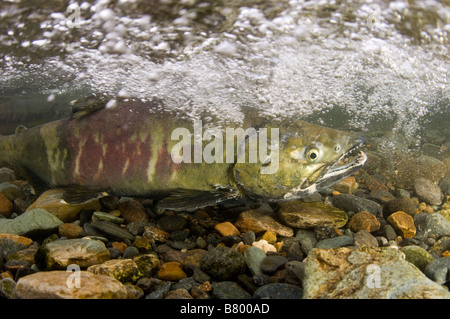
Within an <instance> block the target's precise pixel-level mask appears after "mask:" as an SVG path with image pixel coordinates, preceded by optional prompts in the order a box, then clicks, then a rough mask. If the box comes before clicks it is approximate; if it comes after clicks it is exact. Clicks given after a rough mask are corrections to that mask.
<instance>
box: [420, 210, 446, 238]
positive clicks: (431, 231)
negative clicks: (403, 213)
mask: <svg viewBox="0 0 450 319" xmlns="http://www.w3.org/2000/svg"><path fill="white" fill-rule="evenodd" d="M414 224H415V225H416V229H417V233H416V235H415V236H414V238H415V239H417V240H420V241H424V240H425V239H426V238H427V237H429V236H430V235H434V236H435V237H436V238H438V239H439V238H440V237H442V236H450V222H449V221H448V220H447V219H445V217H444V216H442V215H441V214H439V213H432V214H417V215H416V216H415V217H414Z"/></svg>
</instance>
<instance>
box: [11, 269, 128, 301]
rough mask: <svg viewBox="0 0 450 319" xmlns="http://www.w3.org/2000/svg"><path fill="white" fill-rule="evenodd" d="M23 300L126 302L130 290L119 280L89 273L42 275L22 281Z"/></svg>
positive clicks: (46, 273) (20, 294)
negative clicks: (123, 300) (124, 300)
mask: <svg viewBox="0 0 450 319" xmlns="http://www.w3.org/2000/svg"><path fill="white" fill-rule="evenodd" d="M16 293H17V295H18V297H19V298H21V299H61V298H62V299H126V298H127V289H126V288H125V286H124V285H123V284H122V283H120V282H119V281H118V280H116V279H114V278H112V277H110V276H104V275H97V274H94V273H92V272H90V271H79V272H75V273H74V272H68V271H62V270H54V271H42V272H37V273H34V274H32V275H28V276H25V277H22V278H20V279H19V281H18V282H17V285H16Z"/></svg>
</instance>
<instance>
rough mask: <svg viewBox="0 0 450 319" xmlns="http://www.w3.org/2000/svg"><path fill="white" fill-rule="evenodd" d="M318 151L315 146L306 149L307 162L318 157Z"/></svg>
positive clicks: (313, 160)
mask: <svg viewBox="0 0 450 319" xmlns="http://www.w3.org/2000/svg"><path fill="white" fill-rule="evenodd" d="M319 155H320V152H319V150H318V149H317V148H314V147H312V148H310V149H308V150H307V151H306V159H307V160H308V161H309V162H315V161H316V160H317V159H318V158H319Z"/></svg>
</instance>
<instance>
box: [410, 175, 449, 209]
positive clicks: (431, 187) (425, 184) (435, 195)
mask: <svg viewBox="0 0 450 319" xmlns="http://www.w3.org/2000/svg"><path fill="white" fill-rule="evenodd" d="M414 190H415V191H416V194H417V196H418V197H419V199H420V200H422V201H424V202H426V203H428V204H431V205H440V204H441V203H442V198H443V197H444V195H443V194H442V191H441V189H440V187H439V185H437V184H435V183H433V181H431V180H429V179H427V178H423V177H418V178H416V179H415V180H414Z"/></svg>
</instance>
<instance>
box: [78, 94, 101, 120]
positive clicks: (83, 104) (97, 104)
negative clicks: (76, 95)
mask: <svg viewBox="0 0 450 319" xmlns="http://www.w3.org/2000/svg"><path fill="white" fill-rule="evenodd" d="M70 104H71V105H72V118H73V119H79V118H81V117H84V116H86V115H89V114H91V113H93V112H96V111H98V110H101V109H103V108H104V107H105V105H106V102H105V100H104V99H102V98H100V97H98V96H96V95H95V94H93V95H90V96H88V97H85V98H82V99H76V100H73V101H72V102H70Z"/></svg>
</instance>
